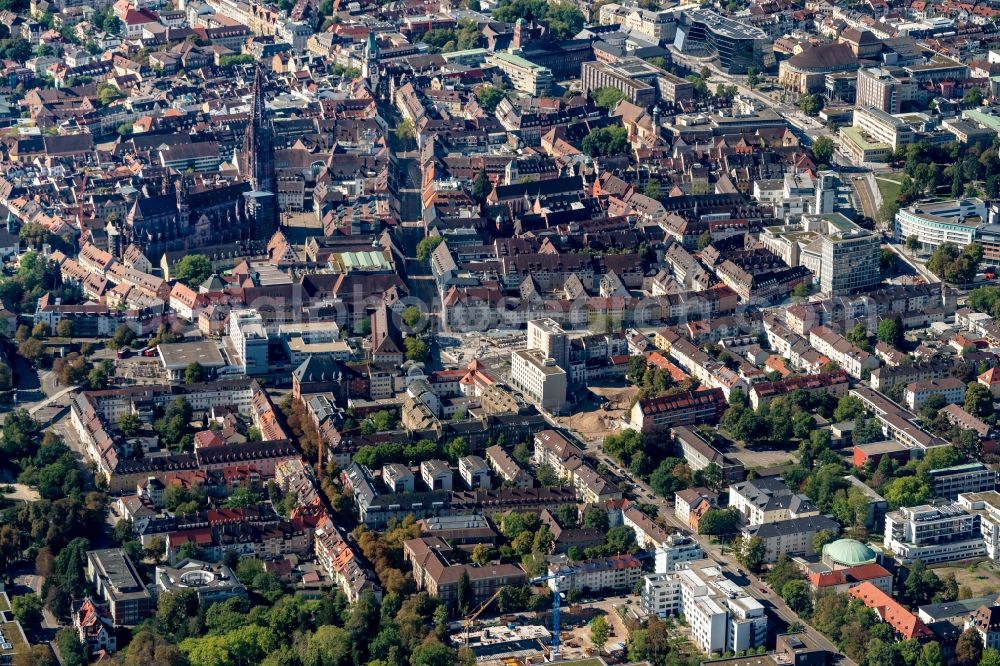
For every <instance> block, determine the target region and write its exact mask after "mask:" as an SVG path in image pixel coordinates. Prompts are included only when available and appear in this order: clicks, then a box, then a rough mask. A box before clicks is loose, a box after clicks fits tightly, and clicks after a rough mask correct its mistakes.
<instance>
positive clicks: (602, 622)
mask: <svg viewBox="0 0 1000 666" xmlns="http://www.w3.org/2000/svg"><path fill="white" fill-rule="evenodd" d="M610 635H611V624H610V623H609V622H608V620H607V618H605V617H604V616H603V615H598V616H597V617H595V618H594V619H593V620H591V621H590V640H591V642H592V643H593V644H594V647H596V648H597V649H598V650H602V649H603V648H604V644H605V643H607V642H608V637H609V636H610Z"/></svg>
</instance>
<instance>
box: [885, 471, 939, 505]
mask: <svg viewBox="0 0 1000 666" xmlns="http://www.w3.org/2000/svg"><path fill="white" fill-rule="evenodd" d="M932 492H933V491H932V490H931V488H930V486H929V485H928V484H927V482H926V481H924V480H922V479H919V478H917V477H915V476H905V477H902V478H899V479H895V480H893V481H892V482H891V483H890V484H889V485H887V486H886V487H885V489H884V491H883V493H882V494H883V496H884V497H885V499H886V501H887V502H889V505H890V506H892V507H893V508H899V507H907V506H918V505H920V504H923V503H924V502H926V501H927V500H928V499H930V498H931V495H932Z"/></svg>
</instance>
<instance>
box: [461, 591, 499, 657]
mask: <svg viewBox="0 0 1000 666" xmlns="http://www.w3.org/2000/svg"><path fill="white" fill-rule="evenodd" d="M502 591H503V588H502V587H501V588H500V589H498V590H497V591H496V592H494V593H493V596H492V597H490V598H489V599H487V600H486V601H484V602H483V603H482V604H481V605H480V606H479V608H477V609H476V610H475V611H473V612H472V613H469V614H468V615H466V616H465V619H464V620H463V622H465V647H469V630H470V629H471V628H472V623H473V622H475V621H476V618H477V617H479V616H480V615H482V613H483V611H485V610H486V609H487V608H488V607H489V605H490V604H491V603H493V602H494V601H495V600H496V598H497V597H499V596H500V593H501V592H502Z"/></svg>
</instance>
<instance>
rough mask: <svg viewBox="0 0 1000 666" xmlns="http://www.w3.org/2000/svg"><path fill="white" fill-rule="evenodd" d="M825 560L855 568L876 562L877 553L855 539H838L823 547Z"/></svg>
mask: <svg viewBox="0 0 1000 666" xmlns="http://www.w3.org/2000/svg"><path fill="white" fill-rule="evenodd" d="M823 558H824V559H826V558H829V559H830V560H832V561H833V562H834V563H836V564H840V565H843V566H847V567H853V566H856V565H858V564H867V563H869V562H874V561H875V551H874V550H872V549H871V548H869V547H868V546H866V545H865V544H863V543H861V542H860V541H856V540H854V539H838V540H837V541H834V542H832V543H828V544H826V545H825V546H823Z"/></svg>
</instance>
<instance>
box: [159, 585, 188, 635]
mask: <svg viewBox="0 0 1000 666" xmlns="http://www.w3.org/2000/svg"><path fill="white" fill-rule="evenodd" d="M197 611H198V595H197V594H195V592H194V590H191V589H185V590H179V591H176V592H165V593H163V594H160V596H159V597H158V598H157V600H156V624H157V626H158V627H159V628H160V629H161V630H162V631H163V632H164V633H166V634H167V635H169V636H174V637H178V636H181V635H182V631H183V630H184V629H185V627H186V625H187V618H189V617H191V616H193V615H194V614H195V613H197Z"/></svg>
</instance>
